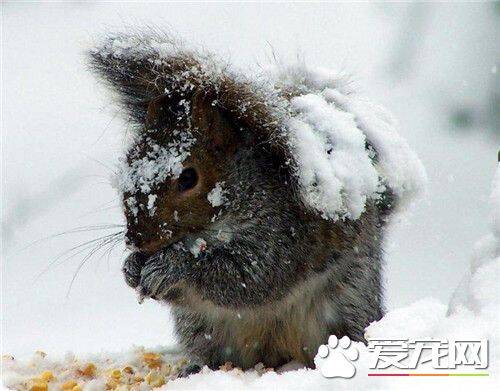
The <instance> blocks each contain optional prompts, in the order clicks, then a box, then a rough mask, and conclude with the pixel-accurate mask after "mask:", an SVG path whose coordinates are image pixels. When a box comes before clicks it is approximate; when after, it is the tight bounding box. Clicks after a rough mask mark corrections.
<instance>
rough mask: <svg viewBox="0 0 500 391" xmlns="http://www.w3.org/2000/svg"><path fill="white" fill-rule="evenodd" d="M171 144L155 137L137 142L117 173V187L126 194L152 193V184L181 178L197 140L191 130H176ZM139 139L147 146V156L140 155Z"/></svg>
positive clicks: (122, 161)
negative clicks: (155, 139)
mask: <svg viewBox="0 0 500 391" xmlns="http://www.w3.org/2000/svg"><path fill="white" fill-rule="evenodd" d="M174 136H176V137H177V138H178V139H175V138H174V141H171V142H170V143H169V144H168V145H166V146H163V145H158V144H157V143H156V142H155V141H154V140H152V139H150V138H146V140H142V139H140V140H138V141H135V142H134V144H133V146H132V149H131V151H130V159H131V161H130V162H128V161H127V159H125V158H122V160H121V165H120V167H119V172H118V175H117V181H116V182H117V188H118V190H119V191H120V192H122V193H125V192H127V193H131V194H135V193H136V192H141V193H143V194H148V193H149V192H150V191H151V189H152V187H153V186H155V185H158V184H161V183H162V182H163V181H165V179H167V178H168V177H173V178H177V177H178V176H179V175H180V174H181V172H182V169H183V165H182V163H183V162H184V161H185V160H186V158H187V157H188V156H189V155H190V148H191V146H192V145H193V144H194V143H195V142H196V139H194V138H193V137H192V135H191V133H190V132H189V130H186V131H183V132H176V134H175V135H174ZM139 142H145V143H146V145H147V149H146V154H145V156H139V153H140V152H139V151H141V149H140V148H139V147H138V143H139Z"/></svg>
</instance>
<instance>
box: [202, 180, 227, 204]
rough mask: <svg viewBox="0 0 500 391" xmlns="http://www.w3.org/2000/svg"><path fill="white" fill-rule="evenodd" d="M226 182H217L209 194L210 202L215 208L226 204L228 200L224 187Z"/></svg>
mask: <svg viewBox="0 0 500 391" xmlns="http://www.w3.org/2000/svg"><path fill="white" fill-rule="evenodd" d="M223 186H224V182H217V183H216V184H215V187H214V188H213V189H212V190H210V192H209V193H208V194H207V199H208V202H210V205H212V206H213V207H214V208H216V207H219V206H222V205H224V204H225V203H226V202H227V196H226V190H224V188H223Z"/></svg>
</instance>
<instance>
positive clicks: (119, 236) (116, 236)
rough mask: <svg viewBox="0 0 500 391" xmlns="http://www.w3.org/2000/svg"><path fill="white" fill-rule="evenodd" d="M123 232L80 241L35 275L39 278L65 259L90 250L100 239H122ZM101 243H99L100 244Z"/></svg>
mask: <svg viewBox="0 0 500 391" xmlns="http://www.w3.org/2000/svg"><path fill="white" fill-rule="evenodd" d="M123 232H124V231H120V232H115V233H112V234H109V235H104V236H101V237H99V238H97V239H92V240H88V241H86V242H84V243H80V244H79V245H77V246H74V247H72V248H70V249H68V250H66V251H63V252H62V253H60V254H59V255H57V256H56V258H55V259H53V260H52V261H51V262H50V263H49V264H48V265H47V266H46V267H45V268H44V269H43V270H42V271H41V272H40V273H38V274H37V276H36V277H35V279H38V278H40V277H41V276H42V275H44V274H45V273H46V272H48V271H49V270H50V268H51V267H52V266H54V265H57V264H61V263H63V262H65V261H67V260H68V259H71V258H73V257H75V256H77V255H79V254H81V253H82V252H84V251H86V250H88V249H89V248H90V247H93V246H94V245H96V243H97V242H99V241H101V242H102V241H105V240H108V239H114V240H116V241H120V240H121V239H122V235H123ZM98 244H99V243H97V245H98ZM75 250H77V251H76V252H75V253H74V254H71V253H72V252H73V251H75ZM68 254H70V255H69V256H68V257H66V258H64V259H62V261H61V262H60V263H58V261H59V260H60V259H61V258H63V257H64V256H65V255H68Z"/></svg>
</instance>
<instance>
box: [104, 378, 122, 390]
mask: <svg viewBox="0 0 500 391" xmlns="http://www.w3.org/2000/svg"><path fill="white" fill-rule="evenodd" d="M119 385H120V382H119V381H118V380H117V379H115V378H113V377H111V378H109V380H108V381H107V382H106V389H107V390H114V389H116V388H118V386H119Z"/></svg>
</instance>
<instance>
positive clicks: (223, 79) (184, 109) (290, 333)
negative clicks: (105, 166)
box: [89, 33, 398, 375]
mask: <svg viewBox="0 0 500 391" xmlns="http://www.w3.org/2000/svg"><path fill="white" fill-rule="evenodd" d="M89 59H90V60H89V62H90V66H91V69H92V70H93V71H94V72H96V73H97V74H98V75H99V76H101V77H102V79H103V80H104V81H105V82H106V83H107V85H108V86H109V87H110V88H111V89H112V90H113V91H115V92H116V93H117V95H118V98H119V104H120V105H121V107H123V108H124V109H125V112H126V114H127V116H128V117H127V118H128V120H129V122H130V123H131V124H133V125H134V126H135V128H136V130H135V136H134V140H133V142H132V146H131V147H130V149H129V150H128V152H127V156H126V159H125V161H124V163H123V164H124V169H123V172H122V174H120V175H121V179H120V180H121V184H120V185H119V187H120V191H121V193H122V194H121V195H122V198H123V201H124V202H123V204H124V213H125V217H126V222H127V230H126V242H127V245H128V247H129V249H131V254H130V255H129V256H128V257H127V258H126V260H125V262H124V266H123V273H124V275H125V280H126V282H127V284H128V285H130V286H131V287H132V288H134V289H136V290H138V292H139V293H140V295H141V296H142V297H148V298H152V299H154V300H157V301H160V302H165V303H168V304H169V306H170V309H171V312H172V314H173V318H174V320H175V330H176V334H177V336H178V339H179V343H180V344H181V346H182V348H183V349H184V350H185V352H186V354H187V356H188V357H189V359H190V365H189V366H188V368H187V369H186V372H185V374H186V375H187V374H190V373H195V372H198V371H199V370H200V369H201V368H202V366H204V365H207V366H208V367H210V368H212V369H217V368H219V366H221V365H223V364H224V363H226V362H228V361H229V362H231V363H232V364H233V365H234V366H237V367H240V368H242V369H247V368H251V367H253V366H255V365H256V364H257V363H260V362H261V363H263V364H264V365H265V366H266V367H273V368H275V367H278V366H281V365H284V364H286V363H288V362H290V361H298V362H300V363H302V364H304V365H305V366H309V367H312V366H313V365H314V361H313V359H314V356H315V355H316V352H317V349H318V347H319V346H320V345H321V344H322V343H325V341H327V340H328V337H329V336H330V335H336V336H338V337H341V336H348V337H349V338H350V339H352V340H354V341H364V342H366V341H365V339H364V329H365V327H366V326H368V325H369V324H370V323H371V322H373V321H376V320H379V319H380V318H381V317H382V315H383V287H382V266H383V265H382V264H383V259H382V258H383V250H382V244H383V238H384V231H385V227H386V226H387V221H388V217H389V216H390V215H391V212H392V211H393V210H394V208H395V206H396V205H397V202H398V199H397V196H396V192H395V191H394V189H391V187H390V186H389V185H387V186H385V187H384V188H383V191H381V192H380V193H379V197H378V198H373V199H370V198H367V199H366V202H365V204H364V208H363V211H362V213H360V215H359V216H358V217H357V218H355V219H354V218H348V217H345V216H344V217H341V218H328V216H325V215H324V214H323V215H322V214H321V213H318V211H315V210H312V209H311V208H310V207H308V205H307V203H306V202H304V199H303V197H301V194H300V193H301V191H300V188H301V184H300V183H299V181H298V179H297V164H296V162H295V160H294V159H295V157H294V156H293V151H291V150H290V147H289V144H287V142H286V140H285V139H284V136H282V133H280V127H282V126H283V118H288V117H289V115H290V114H289V111H287V110H289V108H288V107H287V104H288V102H290V101H291V100H292V99H293V98H294V97H297V96H301V95H304V94H307V93H308V92H310V91H311V89H308V88H307V86H306V87H304V86H305V84H304V83H302V84H301V83H294V82H291V83H288V84H287V83H285V84H283V85H281V86H277V85H275V86H273V87H272V88H268V86H267V85H265V83H262V84H261V83H260V82H259V81H258V80H257V81H255V80H254V79H249V78H245V77H242V76H240V75H237V74H234V73H232V71H230V70H229V68H228V67H227V66H226V65H224V64H222V65H221V63H220V62H218V60H216V59H214V56H213V55H212V54H204V53H198V52H195V51H191V50H187V49H185V48H184V47H182V45H180V46H179V45H177V44H176V43H175V42H174V41H173V40H171V39H170V38H168V37H166V36H162V35H154V34H153V35H145V34H140V33H137V34H129V35H126V34H116V35H111V36H108V37H107V38H106V39H105V41H104V43H103V44H102V45H100V46H98V47H97V48H95V49H93V50H91V51H90V53H89ZM295 76H297V75H295ZM295 76H294V77H295ZM298 79H300V77H298ZM339 88H341V87H339ZM332 148H333V149H335V146H333V147H332ZM366 151H368V152H370V153H369V156H370V159H371V160H370V162H371V163H372V164H376V163H377V159H378V156H377V151H376V148H374V147H373V146H372V145H370V141H369V140H367V141H366ZM328 153H331V151H328Z"/></svg>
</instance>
